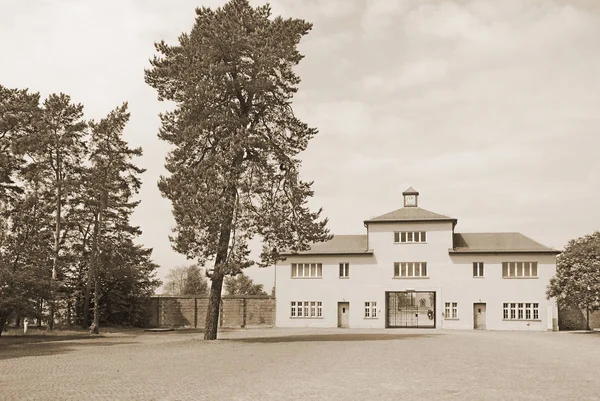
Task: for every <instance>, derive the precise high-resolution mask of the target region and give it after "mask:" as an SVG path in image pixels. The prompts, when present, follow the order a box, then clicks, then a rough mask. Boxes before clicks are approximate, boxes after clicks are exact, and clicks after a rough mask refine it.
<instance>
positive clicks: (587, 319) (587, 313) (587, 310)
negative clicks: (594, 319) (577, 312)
mask: <svg viewBox="0 0 600 401" xmlns="http://www.w3.org/2000/svg"><path fill="white" fill-rule="evenodd" d="M585 329H586V330H592V329H591V328H590V308H585Z"/></svg>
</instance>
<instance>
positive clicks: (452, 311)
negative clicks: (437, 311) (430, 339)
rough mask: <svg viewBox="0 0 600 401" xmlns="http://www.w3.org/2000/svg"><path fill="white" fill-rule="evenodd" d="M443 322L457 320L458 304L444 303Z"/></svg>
mask: <svg viewBox="0 0 600 401" xmlns="http://www.w3.org/2000/svg"><path fill="white" fill-rule="evenodd" d="M444 320H458V302H445V303H444Z"/></svg>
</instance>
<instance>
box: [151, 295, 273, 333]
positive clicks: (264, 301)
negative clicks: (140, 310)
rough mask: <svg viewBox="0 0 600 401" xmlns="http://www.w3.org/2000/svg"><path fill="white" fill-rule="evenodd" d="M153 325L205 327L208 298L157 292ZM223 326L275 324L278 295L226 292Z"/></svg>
mask: <svg viewBox="0 0 600 401" xmlns="http://www.w3.org/2000/svg"><path fill="white" fill-rule="evenodd" d="M148 309H149V310H150V313H149V315H150V324H149V325H150V326H151V327H194V328H196V327H204V322H205V319H206V311H207V309H208V298H207V297H205V298H198V297H194V296H175V297H172V296H155V297H152V298H151V299H150V301H149V303H148ZM219 326H220V327H228V328H233V327H261V326H262V327H274V326H275V298H272V297H264V296H250V295H247V296H225V297H223V298H222V300H221V306H220V311H219Z"/></svg>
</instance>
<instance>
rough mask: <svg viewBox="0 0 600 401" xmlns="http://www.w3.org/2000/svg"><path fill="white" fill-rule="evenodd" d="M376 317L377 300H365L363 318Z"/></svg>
mask: <svg viewBox="0 0 600 401" xmlns="http://www.w3.org/2000/svg"><path fill="white" fill-rule="evenodd" d="M376 318H377V302H373V301H371V302H365V319H376Z"/></svg>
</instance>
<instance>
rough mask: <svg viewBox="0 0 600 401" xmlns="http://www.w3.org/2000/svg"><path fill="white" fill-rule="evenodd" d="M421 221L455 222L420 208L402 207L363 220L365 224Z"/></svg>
mask: <svg viewBox="0 0 600 401" xmlns="http://www.w3.org/2000/svg"><path fill="white" fill-rule="evenodd" d="M423 220H431V221H435V220H441V221H444V220H445V221H456V219H455V218H452V217H448V216H444V215H443V214H438V213H434V212H430V211H429V210H425V209H423V208H420V207H403V208H400V209H398V210H394V211H393V212H390V213H386V214H384V215H381V216H378V217H373V218H371V219H368V220H365V223H377V222H388V221H389V222H391V221H423Z"/></svg>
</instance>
